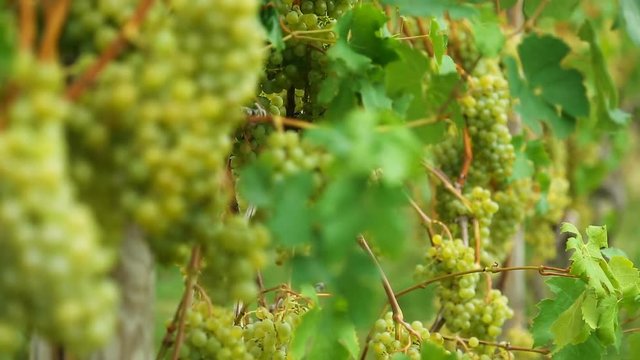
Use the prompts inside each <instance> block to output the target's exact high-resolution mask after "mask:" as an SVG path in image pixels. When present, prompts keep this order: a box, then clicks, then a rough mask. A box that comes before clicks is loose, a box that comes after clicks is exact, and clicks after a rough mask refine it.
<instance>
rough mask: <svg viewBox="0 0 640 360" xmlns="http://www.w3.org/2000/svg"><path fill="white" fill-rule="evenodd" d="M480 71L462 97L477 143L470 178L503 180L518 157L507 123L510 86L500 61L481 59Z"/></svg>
mask: <svg viewBox="0 0 640 360" xmlns="http://www.w3.org/2000/svg"><path fill="white" fill-rule="evenodd" d="M476 74H478V75H475V76H471V77H469V79H468V82H467V84H468V91H467V94H466V95H465V96H464V97H462V98H461V99H460V101H459V102H460V106H461V107H462V111H463V113H464V115H465V117H466V118H467V122H468V128H469V134H470V136H471V142H472V144H473V162H472V163H471V169H470V170H469V182H470V183H472V184H476V185H485V186H486V184H488V183H490V182H493V183H498V184H500V183H504V182H506V181H507V180H508V179H509V177H510V176H511V173H512V171H513V162H514V161H515V151H514V148H513V145H512V144H511V134H510V133H509V128H508V127H507V120H508V118H507V114H508V112H509V108H510V95H509V87H508V84H507V81H506V80H505V78H504V75H503V74H502V72H501V71H500V67H499V66H498V64H497V63H496V62H493V61H490V60H485V61H483V62H481V63H480V65H479V66H478V68H477V69H476Z"/></svg>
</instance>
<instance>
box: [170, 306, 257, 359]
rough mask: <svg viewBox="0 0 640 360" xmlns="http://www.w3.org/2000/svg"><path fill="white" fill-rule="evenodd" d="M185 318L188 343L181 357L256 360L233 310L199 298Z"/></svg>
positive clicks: (182, 347)
mask: <svg viewBox="0 0 640 360" xmlns="http://www.w3.org/2000/svg"><path fill="white" fill-rule="evenodd" d="M185 319H186V321H185V342H184V343H183V344H182V346H181V347H180V357H179V359H180V360H207V359H217V360H253V359H254V357H253V356H252V355H251V354H250V353H249V352H248V351H247V347H246V346H245V344H244V341H243V338H242V333H243V330H242V327H240V326H237V325H235V324H234V320H235V317H234V314H233V312H232V311H231V310H229V309H226V308H221V307H218V306H213V305H210V304H208V303H207V302H206V301H203V300H198V301H196V302H195V303H194V304H193V305H192V307H191V308H190V309H189V310H188V312H187V314H186V318H185ZM171 353H172V351H168V352H167V354H171ZM169 358H170V357H169V356H168V357H166V359H169Z"/></svg>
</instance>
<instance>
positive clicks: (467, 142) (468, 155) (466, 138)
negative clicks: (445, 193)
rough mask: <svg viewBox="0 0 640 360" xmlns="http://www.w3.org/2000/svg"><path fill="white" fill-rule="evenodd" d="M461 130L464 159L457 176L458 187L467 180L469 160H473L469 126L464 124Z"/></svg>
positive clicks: (469, 166) (461, 186) (469, 167)
mask: <svg viewBox="0 0 640 360" xmlns="http://www.w3.org/2000/svg"><path fill="white" fill-rule="evenodd" d="M462 131H463V132H462V135H463V136H462V139H463V142H464V160H463V163H462V170H460V176H458V186H459V187H460V189H462V188H463V187H464V183H465V182H466V181H467V176H468V175H469V169H471V162H472V161H473V147H472V144H471V135H469V127H468V126H465V127H464V128H463V130H462Z"/></svg>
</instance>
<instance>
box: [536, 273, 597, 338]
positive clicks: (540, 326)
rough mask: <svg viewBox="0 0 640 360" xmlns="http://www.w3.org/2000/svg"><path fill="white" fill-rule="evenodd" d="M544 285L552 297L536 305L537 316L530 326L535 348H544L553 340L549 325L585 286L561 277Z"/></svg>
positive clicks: (552, 279)
mask: <svg viewBox="0 0 640 360" xmlns="http://www.w3.org/2000/svg"><path fill="white" fill-rule="evenodd" d="M546 284H547V286H548V287H549V289H550V290H551V293H552V294H553V295H554V296H553V297H552V298H550V299H544V300H542V301H541V302H539V303H538V305H537V307H538V309H539V311H538V315H536V317H535V318H534V319H533V324H532V326H531V334H532V335H533V339H534V345H535V346H546V345H547V344H549V343H550V342H551V341H552V340H553V338H554V335H553V333H552V332H551V325H552V324H553V323H554V322H555V321H556V320H557V319H558V317H559V316H560V314H562V313H563V312H564V311H565V310H567V309H568V308H569V307H570V306H571V304H573V303H574V302H575V301H576V299H577V298H578V297H579V296H580V295H581V294H582V293H583V292H584V289H585V285H586V284H585V283H584V282H583V281H582V280H579V279H572V278H563V277H557V278H551V279H549V280H547V281H546Z"/></svg>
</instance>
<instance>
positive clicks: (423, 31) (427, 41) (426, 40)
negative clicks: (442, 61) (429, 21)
mask: <svg viewBox="0 0 640 360" xmlns="http://www.w3.org/2000/svg"><path fill="white" fill-rule="evenodd" d="M415 19H416V25H418V31H420V35H422V44H423V46H424V50H425V51H426V52H427V54H429V57H433V55H434V52H433V44H432V43H431V38H430V37H429V35H428V31H427V28H426V26H425V24H424V21H423V20H422V19H421V18H420V17H416V18H415Z"/></svg>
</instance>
